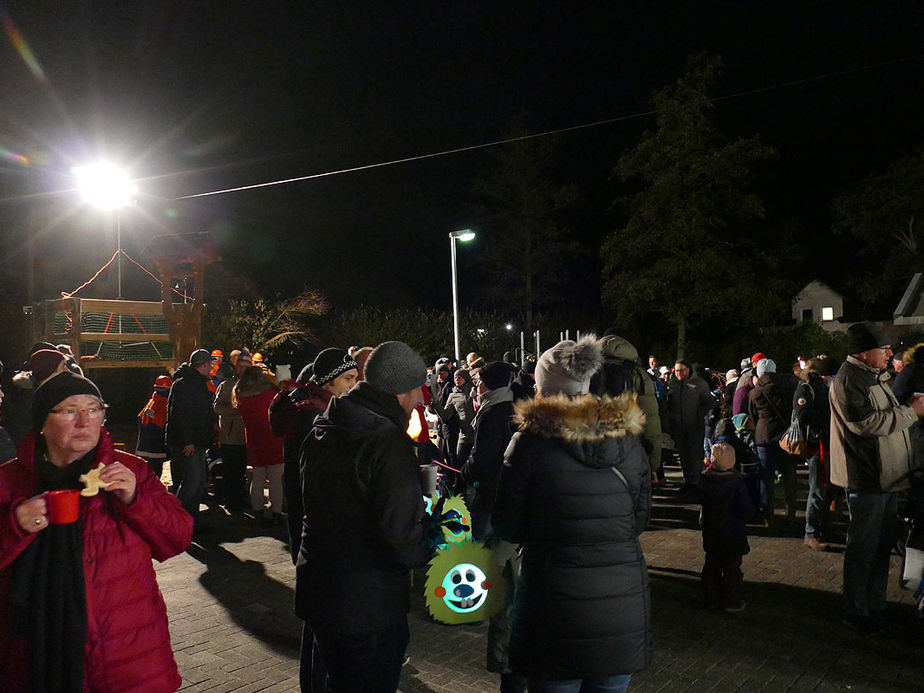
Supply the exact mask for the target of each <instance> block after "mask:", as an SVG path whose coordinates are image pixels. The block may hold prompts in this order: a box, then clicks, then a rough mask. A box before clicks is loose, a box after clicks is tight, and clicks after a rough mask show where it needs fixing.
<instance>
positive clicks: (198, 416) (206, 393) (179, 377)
mask: <svg viewBox="0 0 924 693" xmlns="http://www.w3.org/2000/svg"><path fill="white" fill-rule="evenodd" d="M211 368H212V355H211V354H209V352H207V351H206V350H205V349H196V350H195V351H194V352H193V353H192V354H190V355H189V362H188V363H184V364H183V365H181V366H180V367H179V368H177V369H176V373H174V374H173V385H172V386H171V388H170V396H169V397H168V398H167V427H166V431H165V436H166V439H167V447H168V448H169V450H170V473H171V475H172V477H173V486H174V488H175V489H176V496H177V498H179V499H180V503H182V504H183V509H184V510H186V512H188V513H189V514H190V515H192V516H193V520H195V519H197V518H198V516H199V501H200V500H202V495H203V494H204V493H205V488H206V484H207V482H208V474H209V468H208V462H207V460H206V459H205V453H206V451H207V450H208V448H209V446H210V445H211V444H212V442H213V441H214V439H215V413H214V410H213V409H212V393H211V391H210V390H209V387H208V382H209V381H208V375H209V370H211Z"/></svg>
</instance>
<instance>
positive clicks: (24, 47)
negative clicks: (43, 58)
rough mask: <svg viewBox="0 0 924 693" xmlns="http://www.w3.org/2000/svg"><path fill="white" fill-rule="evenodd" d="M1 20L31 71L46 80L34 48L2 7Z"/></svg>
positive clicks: (14, 46)
mask: <svg viewBox="0 0 924 693" xmlns="http://www.w3.org/2000/svg"><path fill="white" fill-rule="evenodd" d="M0 22H2V23H3V29H4V30H5V31H6V35H7V36H8V37H9V39H10V43H12V44H13V48H15V49H16V52H17V53H19V57H20V58H22V60H23V62H24V63H25V64H26V66H27V67H28V68H29V71H30V72H32V74H33V75H35V76H36V77H38V78H39V79H40V80H42V81H43V82H44V81H45V72H44V70H42V66H41V65H39V62H38V60H37V59H36V57H35V55H33V53H32V49H31V48H29V45H28V44H27V43H26V40H25V39H24V38H23V37H22V34H21V33H20V31H19V28H18V27H17V26H16V24H15V23H14V22H13V18H12V17H10V15H9V14H7V13H6V12H5V11H3V10H2V9H0Z"/></svg>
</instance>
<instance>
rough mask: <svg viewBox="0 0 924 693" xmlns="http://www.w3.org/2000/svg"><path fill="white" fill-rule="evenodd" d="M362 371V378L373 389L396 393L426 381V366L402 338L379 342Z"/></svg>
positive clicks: (408, 390)
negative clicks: (396, 340)
mask: <svg viewBox="0 0 924 693" xmlns="http://www.w3.org/2000/svg"><path fill="white" fill-rule="evenodd" d="M364 374H365V376H366V382H367V383H369V384H370V385H371V386H372V387H374V388H375V389H376V390H381V391H382V392H387V393H388V394H390V395H400V394H403V393H405V392H410V391H411V390H414V389H416V388H418V387H421V386H422V385H423V384H424V382H426V380H427V367H426V366H425V365H424V362H423V359H422V358H420V356H418V355H417V352H416V351H414V350H413V349H411V347H409V346H408V345H407V344H405V343H404V342H382V343H381V344H379V345H378V346H377V347H376V348H375V349H373V350H372V354H371V355H370V356H369V360H368V361H366V368H365V369H364Z"/></svg>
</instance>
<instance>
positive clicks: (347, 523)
mask: <svg viewBox="0 0 924 693" xmlns="http://www.w3.org/2000/svg"><path fill="white" fill-rule="evenodd" d="M407 419H408V417H407V414H406V413H405V412H404V410H403V409H402V408H401V406H400V405H399V404H398V401H397V400H396V399H395V397H394V396H393V395H388V394H386V393H384V392H381V391H379V390H376V389H375V388H373V387H372V386H371V385H369V384H368V383H365V382H362V383H359V385H357V386H356V387H354V388H353V389H352V390H350V392H348V393H347V394H345V395H344V396H342V397H339V398H334V399H332V400H331V401H330V404H329V405H328V407H327V411H326V412H324V414H322V415H321V416H319V417H318V419H317V420H316V421H315V424H314V428H313V429H312V430H311V432H310V433H309V434H308V436H307V438H306V439H305V443H304V445H303V446H302V452H301V463H302V481H303V486H302V500H303V503H304V508H305V533H304V537H303V539H302V547H301V554H300V555H299V558H298V563H297V566H296V583H295V612H296V614H298V616H299V617H301V618H302V619H305V620H307V621H308V622H309V623H310V624H311V627H312V628H313V629H314V630H315V631H323V632H332V633H337V634H341V635H350V634H356V633H361V632H363V631H369V630H375V629H381V628H383V627H387V626H390V625H394V624H396V623H399V622H400V621H401V619H404V618H406V614H407V611H408V608H409V605H410V600H409V594H408V570H409V569H410V568H413V567H418V566H422V565H424V564H426V563H427V561H429V560H430V557H431V555H432V550H433V541H432V540H431V539H430V538H429V534H428V527H429V524H428V520H427V519H426V518H427V515H426V513H425V511H424V502H423V495H422V490H421V486H420V481H419V480H418V475H417V459H416V457H415V455H414V443H413V442H412V441H411V439H410V438H409V437H408V435H407V433H406V428H407Z"/></svg>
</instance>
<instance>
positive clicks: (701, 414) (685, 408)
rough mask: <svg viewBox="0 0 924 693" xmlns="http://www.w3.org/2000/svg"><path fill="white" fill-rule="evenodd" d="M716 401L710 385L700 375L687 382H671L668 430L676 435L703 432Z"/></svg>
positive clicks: (693, 376)
mask: <svg viewBox="0 0 924 693" xmlns="http://www.w3.org/2000/svg"><path fill="white" fill-rule="evenodd" d="M714 404H715V400H714V399H713V398H712V393H711V392H710V391H709V385H708V384H707V383H706V381H705V380H703V379H702V378H700V377H699V376H698V375H690V377H689V378H687V379H686V380H673V379H672V380H671V382H670V384H669V385H668V388H667V404H666V406H665V410H666V412H667V430H668V431H669V432H670V433H671V434H672V435H676V434H677V433H679V432H680V431H702V430H704V429H705V427H706V414H708V413H709V412H710V411H711V410H712V407H713V405H714Z"/></svg>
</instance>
